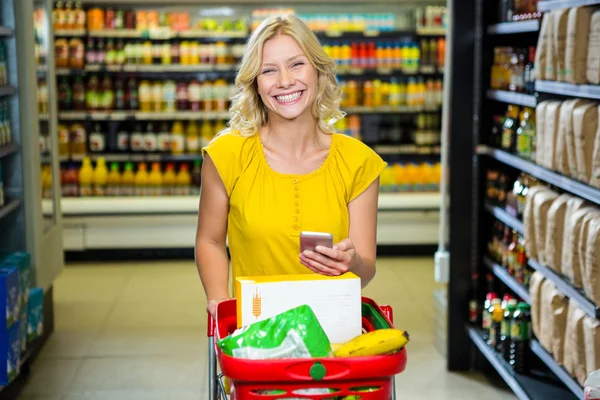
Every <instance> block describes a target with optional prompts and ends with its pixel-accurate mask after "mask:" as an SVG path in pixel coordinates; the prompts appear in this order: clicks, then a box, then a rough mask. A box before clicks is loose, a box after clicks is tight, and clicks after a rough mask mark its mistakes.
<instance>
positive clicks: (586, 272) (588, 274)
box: [580, 213, 600, 304]
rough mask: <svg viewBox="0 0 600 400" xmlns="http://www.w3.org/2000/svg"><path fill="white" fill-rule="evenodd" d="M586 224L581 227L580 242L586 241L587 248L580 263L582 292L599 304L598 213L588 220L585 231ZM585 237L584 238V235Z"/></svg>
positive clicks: (599, 245) (599, 239)
mask: <svg viewBox="0 0 600 400" xmlns="http://www.w3.org/2000/svg"><path fill="white" fill-rule="evenodd" d="M585 227H586V224H585V221H584V225H583V227H582V233H581V234H582V237H581V241H582V242H583V241H586V242H587V246H586V248H585V250H586V256H585V258H583V259H582V260H580V261H582V262H583V263H584V264H582V266H583V268H582V281H583V290H584V292H585V294H586V296H587V297H588V298H590V299H591V300H592V301H593V302H594V303H596V304H600V301H599V300H600V275H599V274H600V254H599V253H598V250H599V249H600V213H596V214H594V217H592V218H590V219H589V222H588V223H587V231H586V230H585ZM586 234H587V236H584V235H586Z"/></svg>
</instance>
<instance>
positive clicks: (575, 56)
mask: <svg viewBox="0 0 600 400" xmlns="http://www.w3.org/2000/svg"><path fill="white" fill-rule="evenodd" d="M595 10H596V8H594V7H575V8H571V9H570V10H569V23H568V33H567V50H566V52H565V67H566V81H567V82H569V83H575V84H583V83H586V82H587V78H586V70H587V50H588V43H589V33H590V22H591V19H592V14H593V12H594V11H595ZM546 78H548V77H546Z"/></svg>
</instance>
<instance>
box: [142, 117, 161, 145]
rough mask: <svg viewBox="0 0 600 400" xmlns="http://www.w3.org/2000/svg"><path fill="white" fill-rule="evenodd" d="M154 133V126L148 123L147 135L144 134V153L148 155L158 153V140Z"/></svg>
mask: <svg viewBox="0 0 600 400" xmlns="http://www.w3.org/2000/svg"><path fill="white" fill-rule="evenodd" d="M157 139H158V138H157V135H156V132H155V131H154V124H153V123H152V122H148V124H147V125H146V133H144V151H146V152H147V153H156V151H158V140H157Z"/></svg>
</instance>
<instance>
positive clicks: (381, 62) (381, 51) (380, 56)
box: [375, 43, 386, 67]
mask: <svg viewBox="0 0 600 400" xmlns="http://www.w3.org/2000/svg"><path fill="white" fill-rule="evenodd" d="M375 58H376V59H377V66H378V67H385V66H386V65H385V64H386V63H385V48H384V46H383V43H377V47H376V49H375Z"/></svg>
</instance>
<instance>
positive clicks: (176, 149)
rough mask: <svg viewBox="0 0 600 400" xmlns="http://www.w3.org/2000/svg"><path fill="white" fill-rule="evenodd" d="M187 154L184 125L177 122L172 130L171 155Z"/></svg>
mask: <svg viewBox="0 0 600 400" xmlns="http://www.w3.org/2000/svg"><path fill="white" fill-rule="evenodd" d="M184 152H185V135H184V134H183V124H182V123H181V121H175V122H174V123H173V127H172V128H171V153H172V154H183V153H184Z"/></svg>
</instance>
